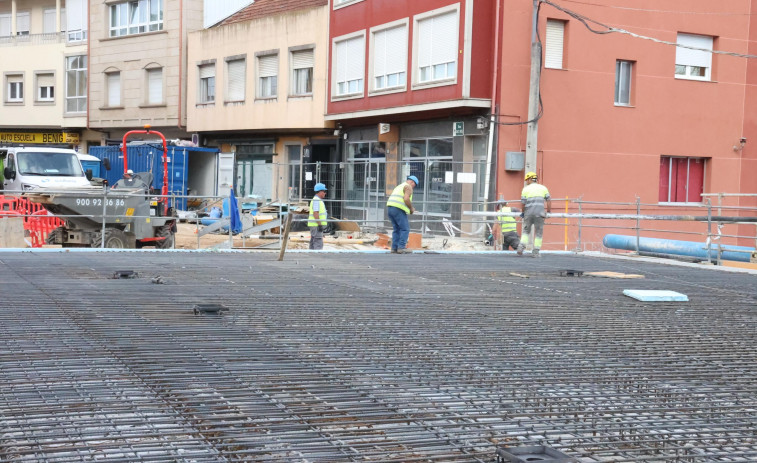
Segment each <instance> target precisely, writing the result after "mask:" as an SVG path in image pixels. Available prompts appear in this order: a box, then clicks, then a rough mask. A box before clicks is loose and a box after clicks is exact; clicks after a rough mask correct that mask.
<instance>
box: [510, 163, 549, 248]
mask: <svg viewBox="0 0 757 463" xmlns="http://www.w3.org/2000/svg"><path fill="white" fill-rule="evenodd" d="M538 182H539V178H538V177H537V175H536V173H535V172H529V173H527V174H526V186H525V187H524V188H523V191H522V192H521V194H520V201H521V203H523V212H522V213H521V217H523V234H522V235H521V237H520V244H519V245H518V255H519V256H522V255H523V250H524V249H525V248H526V246H528V242H529V238H530V235H531V228H533V229H534V246H533V250H532V251H531V254H532V255H533V256H534V257H539V250H540V249H541V243H542V234H543V233H544V219H545V218H546V217H547V213H548V212H552V198H551V197H550V196H549V190H547V187H545V186H544V185H540V184H539V183H538ZM545 203H546V206H547V210H546V211H545V210H544V205H545Z"/></svg>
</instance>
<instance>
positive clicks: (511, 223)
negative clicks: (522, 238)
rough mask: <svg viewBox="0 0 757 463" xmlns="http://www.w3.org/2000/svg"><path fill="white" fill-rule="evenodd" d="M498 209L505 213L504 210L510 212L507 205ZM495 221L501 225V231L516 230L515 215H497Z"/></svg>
mask: <svg viewBox="0 0 757 463" xmlns="http://www.w3.org/2000/svg"><path fill="white" fill-rule="evenodd" d="M499 211H500V212H505V213H506V212H512V209H511V208H509V207H503V208H502V209H500V210H499ZM497 222H499V224H500V226H501V227H502V233H507V232H514V231H516V228H515V226H516V225H515V217H510V216H509V215H498V216H497Z"/></svg>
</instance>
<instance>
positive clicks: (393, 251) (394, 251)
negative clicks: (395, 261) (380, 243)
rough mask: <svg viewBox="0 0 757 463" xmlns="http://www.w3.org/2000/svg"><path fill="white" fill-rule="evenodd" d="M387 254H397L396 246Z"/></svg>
mask: <svg viewBox="0 0 757 463" xmlns="http://www.w3.org/2000/svg"><path fill="white" fill-rule="evenodd" d="M389 254H397V248H392V252H390V253H389Z"/></svg>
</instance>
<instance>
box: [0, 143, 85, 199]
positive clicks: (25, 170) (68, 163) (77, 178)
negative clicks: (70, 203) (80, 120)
mask: <svg viewBox="0 0 757 463" xmlns="http://www.w3.org/2000/svg"><path fill="white" fill-rule="evenodd" d="M0 157H2V158H3V165H4V166H5V167H4V168H3V178H4V179H3V189H4V190H5V192H6V193H10V194H17V193H22V192H24V191H32V190H36V189H38V188H45V189H48V190H54V189H59V190H63V189H71V188H76V189H78V188H88V187H89V186H90V182H89V179H88V178H87V174H86V173H85V172H84V169H82V166H81V162H80V161H79V157H78V153H77V152H76V151H74V150H72V149H65V148H38V147H7V148H0Z"/></svg>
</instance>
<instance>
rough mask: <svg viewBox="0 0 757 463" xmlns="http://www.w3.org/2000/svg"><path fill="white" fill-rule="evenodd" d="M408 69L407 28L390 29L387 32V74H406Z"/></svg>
mask: <svg viewBox="0 0 757 463" xmlns="http://www.w3.org/2000/svg"><path fill="white" fill-rule="evenodd" d="M406 69H407V27H405V26H402V27H395V28H394V29H389V30H388V31H386V74H395V73H398V72H405V70H406ZM376 75H381V74H378V73H376Z"/></svg>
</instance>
